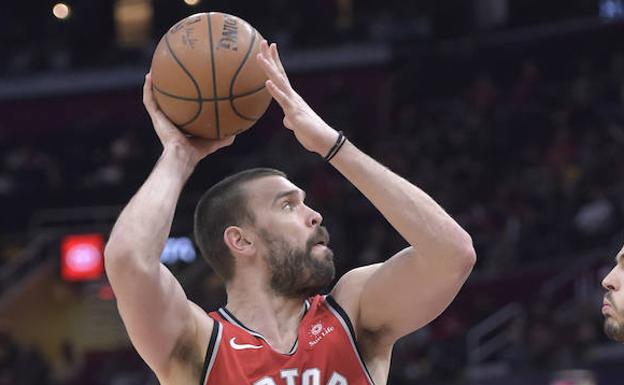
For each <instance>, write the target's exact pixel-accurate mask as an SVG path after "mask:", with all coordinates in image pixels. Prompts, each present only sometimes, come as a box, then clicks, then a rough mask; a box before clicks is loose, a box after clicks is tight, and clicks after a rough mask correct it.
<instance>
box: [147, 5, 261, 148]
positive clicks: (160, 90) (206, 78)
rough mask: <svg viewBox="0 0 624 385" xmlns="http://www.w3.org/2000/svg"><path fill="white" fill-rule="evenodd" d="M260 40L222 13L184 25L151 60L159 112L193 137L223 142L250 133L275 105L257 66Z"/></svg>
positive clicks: (166, 37)
mask: <svg viewBox="0 0 624 385" xmlns="http://www.w3.org/2000/svg"><path fill="white" fill-rule="evenodd" d="M262 40H263V37H262V36H261V35H260V33H258V31H256V30H255V28H253V27H252V26H251V25H250V24H249V23H247V22H246V21H244V20H242V19H240V18H239V17H236V16H232V15H228V14H224V13H218V12H210V13H199V14H195V15H192V16H189V17H187V18H185V19H182V20H180V21H179V22H178V23H176V24H175V25H174V26H173V27H171V28H170V29H169V31H167V33H165V35H164V36H163V37H162V39H160V42H159V43H158V46H157V47H156V51H155V52H154V56H153V58H152V69H151V72H152V84H153V91H154V97H155V99H156V102H157V103H158V106H159V107H160V109H161V110H162V111H163V112H164V113H165V115H167V117H168V118H169V119H170V120H171V121H172V122H173V123H174V124H175V125H176V126H177V127H178V128H179V129H180V130H182V131H184V132H185V133H188V134H190V135H194V136H198V137H202V138H207V139H222V138H226V137H228V136H231V135H236V134H238V133H240V132H242V131H245V130H247V129H248V128H250V127H251V126H252V125H253V124H254V123H255V122H256V121H257V120H258V119H259V118H260V117H261V116H262V115H263V114H264V112H265V111H266V109H267V108H268V107H269V104H270V102H271V95H270V94H269V92H268V91H267V90H266V89H265V87H264V83H265V81H266V80H267V78H266V76H265V74H264V72H263V71H262V69H261V68H260V66H259V65H258V64H257V63H256V55H257V54H258V53H259V52H260V51H259V50H260V42H261V41H262Z"/></svg>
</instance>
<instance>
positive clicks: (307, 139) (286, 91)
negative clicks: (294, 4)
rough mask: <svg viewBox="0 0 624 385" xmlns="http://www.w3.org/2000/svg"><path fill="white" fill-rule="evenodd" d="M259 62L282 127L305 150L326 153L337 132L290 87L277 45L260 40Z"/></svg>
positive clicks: (322, 154) (334, 140) (320, 153)
mask: <svg viewBox="0 0 624 385" xmlns="http://www.w3.org/2000/svg"><path fill="white" fill-rule="evenodd" d="M256 59H257V60H258V63H259V64H260V66H261V67H262V69H263V70H264V72H265V74H266V75H267V77H268V78H269V80H267V81H266V88H267V89H268V91H269V93H270V94H271V96H273V98H274V99H275V100H276V101H277V103H278V104H279V105H280V107H282V110H283V111H284V126H286V128H288V129H290V130H292V131H293V132H294V134H295V137H296V138H297V140H298V141H299V143H301V145H302V146H303V147H305V148H306V149H307V150H308V151H312V152H316V153H317V154H319V155H321V156H325V155H326V154H327V153H328V152H329V150H330V149H331V147H332V146H333V145H334V143H335V142H336V138H337V137H338V133H337V132H336V130H334V129H333V128H331V127H330V126H329V125H328V124H327V123H325V121H323V119H321V117H320V116H318V115H317V114H316V112H314V110H312V108H310V106H309V105H308V104H307V103H306V102H305V100H303V98H302V97H301V96H300V95H299V94H298V93H297V92H296V91H295V90H294V89H293V88H292V86H291V85H290V81H289V80H288V76H287V75H286V71H284V66H283V65H282V62H281V60H280V57H279V53H278V52H277V44H275V43H272V44H271V46H269V44H268V43H267V41H266V40H263V41H262V43H260V53H259V54H258V56H257V58H256Z"/></svg>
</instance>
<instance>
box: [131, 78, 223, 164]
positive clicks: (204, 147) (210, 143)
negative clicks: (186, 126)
mask: <svg viewBox="0 0 624 385" xmlns="http://www.w3.org/2000/svg"><path fill="white" fill-rule="evenodd" d="M143 104H144V105H145V109H146V110H147V113H148V114H149V116H150V118H151V120H152V124H153V125H154V130H155V131H156V135H158V139H160V142H161V143H162V145H163V147H164V149H165V150H166V149H168V148H172V147H176V146H177V147H179V148H182V149H183V150H184V151H186V152H187V155H188V156H189V159H190V160H191V161H192V162H194V163H197V162H199V161H200V160H202V159H203V158H204V157H206V156H207V155H209V154H212V153H213V152H215V151H217V150H218V149H220V148H222V147H226V146H229V145H230V144H232V143H233V142H234V136H231V137H229V138H225V139H221V140H210V139H203V138H196V137H189V136H187V135H186V134H184V133H183V132H182V131H180V130H179V129H178V128H177V127H176V126H175V125H174V124H173V123H172V122H171V121H170V120H169V119H168V118H167V117H166V116H165V114H164V113H163V112H162V111H161V110H160V108H158V104H157V103H156V100H155V99H154V93H153V90H152V76H151V74H150V73H148V74H147V75H145V84H144V85H143Z"/></svg>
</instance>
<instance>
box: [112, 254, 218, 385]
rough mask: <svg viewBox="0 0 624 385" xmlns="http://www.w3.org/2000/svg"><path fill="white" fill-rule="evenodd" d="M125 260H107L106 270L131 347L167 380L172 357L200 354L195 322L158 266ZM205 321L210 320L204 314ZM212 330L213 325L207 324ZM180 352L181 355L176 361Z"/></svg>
mask: <svg viewBox="0 0 624 385" xmlns="http://www.w3.org/2000/svg"><path fill="white" fill-rule="evenodd" d="M131 261H132V260H131V259H130V258H123V257H121V256H112V255H108V256H106V272H107V275H108V279H109V281H110V283H111V286H112V288H113V291H114V293H115V297H116V299H117V307H118V309H119V313H120V314H121V318H122V319H123V322H124V325H125V327H126V330H127V331H128V335H129V336H130V340H131V341H132V344H133V345H134V347H135V348H136V349H137V351H138V352H139V354H140V355H141V357H142V358H143V359H144V360H145V362H146V363H147V364H148V365H149V366H150V367H151V368H152V370H154V372H155V373H156V374H157V375H158V377H159V378H166V377H167V376H168V373H169V371H170V370H171V368H172V365H173V364H175V363H176V361H179V360H176V358H180V359H182V360H187V359H189V360H190V359H193V358H192V357H191V356H194V355H198V356H199V359H201V358H203V352H201V351H200V350H201V345H199V343H200V341H201V338H200V337H201V335H210V334H209V332H208V333H201V335H199V334H200V333H199V331H200V323H202V325H201V326H202V327H205V325H204V324H206V320H205V319H203V320H202V319H200V315H199V313H198V312H196V311H193V308H192V306H193V304H192V303H191V302H190V301H189V300H188V299H187V298H186V294H185V293H184V290H183V289H182V286H181V285H180V283H179V282H178V281H177V280H176V279H175V277H174V276H173V274H172V273H171V272H170V271H169V270H168V269H167V268H166V267H165V266H164V265H163V264H161V263H158V264H153V265H151V264H150V265H147V264H141V263H135V262H131ZM205 318H207V319H209V317H207V316H205ZM209 327H210V328H211V327H212V323H210V324H209ZM179 351H183V352H184V354H185V355H184V356H180V357H176V355H177V353H176V352H179Z"/></svg>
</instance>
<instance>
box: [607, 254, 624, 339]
mask: <svg viewBox="0 0 624 385" xmlns="http://www.w3.org/2000/svg"><path fill="white" fill-rule="evenodd" d="M615 262H616V265H615V267H613V269H612V270H611V271H610V272H609V274H607V276H606V277H605V278H604V279H603V280H602V286H603V287H604V288H605V289H607V290H608V291H607V294H605V296H604V300H603V305H602V314H603V315H604V316H605V323H604V330H605V333H606V334H607V336H608V337H609V338H611V339H612V340H614V341H618V342H624V248H622V250H620V252H619V253H618V255H617V257H616V258H615Z"/></svg>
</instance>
